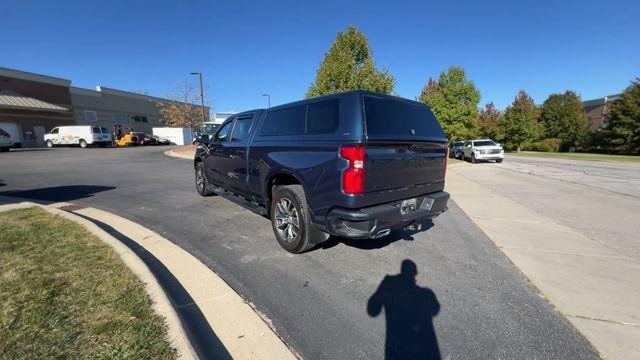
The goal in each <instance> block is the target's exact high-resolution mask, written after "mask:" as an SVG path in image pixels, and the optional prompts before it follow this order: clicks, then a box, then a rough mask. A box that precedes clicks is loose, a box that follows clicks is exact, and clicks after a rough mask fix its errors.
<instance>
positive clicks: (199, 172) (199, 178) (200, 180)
mask: <svg viewBox="0 0 640 360" xmlns="http://www.w3.org/2000/svg"><path fill="white" fill-rule="evenodd" d="M196 191H197V192H198V194H200V196H211V195H213V192H212V191H211V190H209V184H208V181H207V174H206V173H205V171H204V164H203V163H202V161H198V162H197V163H196Z"/></svg>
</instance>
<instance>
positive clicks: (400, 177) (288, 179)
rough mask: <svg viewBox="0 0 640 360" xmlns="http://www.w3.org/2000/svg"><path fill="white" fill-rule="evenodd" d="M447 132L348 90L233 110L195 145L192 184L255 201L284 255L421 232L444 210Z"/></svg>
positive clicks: (417, 110)
mask: <svg viewBox="0 0 640 360" xmlns="http://www.w3.org/2000/svg"><path fill="white" fill-rule="evenodd" d="M448 150H449V149H448V147H447V137H446V136H445V134H444V132H443V130H442V127H441V126H440V123H439V122H438V120H437V119H436V118H435V116H434V115H433V113H432V112H431V110H430V109H429V107H427V105H425V104H423V103H419V102H415V101H411V100H406V99H402V98H398V97H394V96H388V95H382V94H376V93H370V92H365V91H350V92H345V93H341V94H335V95H329V96H323V97H318V98H313V99H308V100H303V101H298V102H294V103H290V104H286V105H280V106H277V107H273V108H270V109H267V110H264V109H262V110H252V111H246V112H243V113H240V114H236V115H233V116H232V117H230V118H228V119H227V120H226V121H225V122H224V123H223V124H222V126H221V127H220V128H219V129H218V131H217V132H216V134H215V135H214V136H213V138H212V139H211V141H208V142H206V143H201V142H199V143H198V146H197V148H196V154H195V158H194V169H195V183H196V190H197V192H198V193H199V194H200V195H203V196H207V195H212V194H213V193H221V191H222V190H227V191H229V192H232V193H235V194H237V195H240V196H241V197H242V198H244V199H247V200H248V201H250V202H251V204H255V203H257V204H259V205H260V206H263V207H264V209H265V210H266V211H265V212H266V213H267V214H268V216H269V217H270V218H271V222H272V227H273V231H274V234H275V237H276V239H277V241H278V242H279V243H280V245H281V246H282V247H283V248H284V249H285V250H287V251H290V252H293V253H300V252H303V251H306V250H308V249H310V248H311V247H313V246H314V245H315V244H318V243H320V242H322V241H324V240H326V239H327V238H328V235H329V234H331V235H335V236H341V237H347V238H357V239H365V238H380V237H383V236H386V235H388V234H389V233H390V232H391V230H394V229H398V228H403V227H408V228H410V229H413V230H418V229H420V226H421V223H422V222H423V221H425V220H427V219H430V218H433V217H435V216H437V215H439V214H440V213H442V212H443V211H445V210H446V209H447V201H448V199H449V194H448V193H446V192H444V191H443V190H444V179H445V173H446V164H447V156H448Z"/></svg>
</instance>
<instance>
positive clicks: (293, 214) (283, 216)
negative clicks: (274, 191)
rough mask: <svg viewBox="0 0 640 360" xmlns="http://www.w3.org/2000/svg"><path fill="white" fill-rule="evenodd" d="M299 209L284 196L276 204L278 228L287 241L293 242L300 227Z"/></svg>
mask: <svg viewBox="0 0 640 360" xmlns="http://www.w3.org/2000/svg"><path fill="white" fill-rule="evenodd" d="M299 219H300V218H299V216H298V211H297V210H296V208H295V206H294V205H293V203H292V202H291V200H289V199H287V198H282V199H280V201H279V202H278V203H277V204H276V213H275V220H276V230H277V231H278V234H279V235H280V237H281V238H282V239H284V240H285V241H286V242H293V241H294V240H295V238H296V236H297V235H298V231H299V229H300V221H299Z"/></svg>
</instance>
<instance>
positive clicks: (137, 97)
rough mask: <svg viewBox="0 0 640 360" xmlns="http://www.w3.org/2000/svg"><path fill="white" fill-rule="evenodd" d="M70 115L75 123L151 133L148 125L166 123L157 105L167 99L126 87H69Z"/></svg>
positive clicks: (151, 126)
mask: <svg viewBox="0 0 640 360" xmlns="http://www.w3.org/2000/svg"><path fill="white" fill-rule="evenodd" d="M70 91H71V104H72V106H73V119H74V122H75V123H76V124H78V125H97V126H103V127H106V128H107V129H109V131H113V128H114V126H115V125H121V126H122V128H123V129H128V128H132V129H133V130H135V131H141V132H146V133H151V128H153V127H161V126H165V125H164V124H163V122H162V115H161V113H160V110H159V108H158V105H159V104H160V103H163V102H164V103H167V102H169V100H167V99H163V98H158V97H153V96H148V95H142V94H138V93H132V92H128V91H122V90H116V89H111V88H106V87H104V86H98V87H96V90H90V89H83V88H77V87H73V86H72V87H71V88H70Z"/></svg>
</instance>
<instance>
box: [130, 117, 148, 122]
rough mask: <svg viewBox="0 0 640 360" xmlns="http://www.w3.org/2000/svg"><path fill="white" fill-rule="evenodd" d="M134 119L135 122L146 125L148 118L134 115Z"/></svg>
mask: <svg viewBox="0 0 640 360" xmlns="http://www.w3.org/2000/svg"><path fill="white" fill-rule="evenodd" d="M132 118H133V121H135V122H138V123H146V122H147V117H146V116H142V115H133V116H132Z"/></svg>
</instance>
